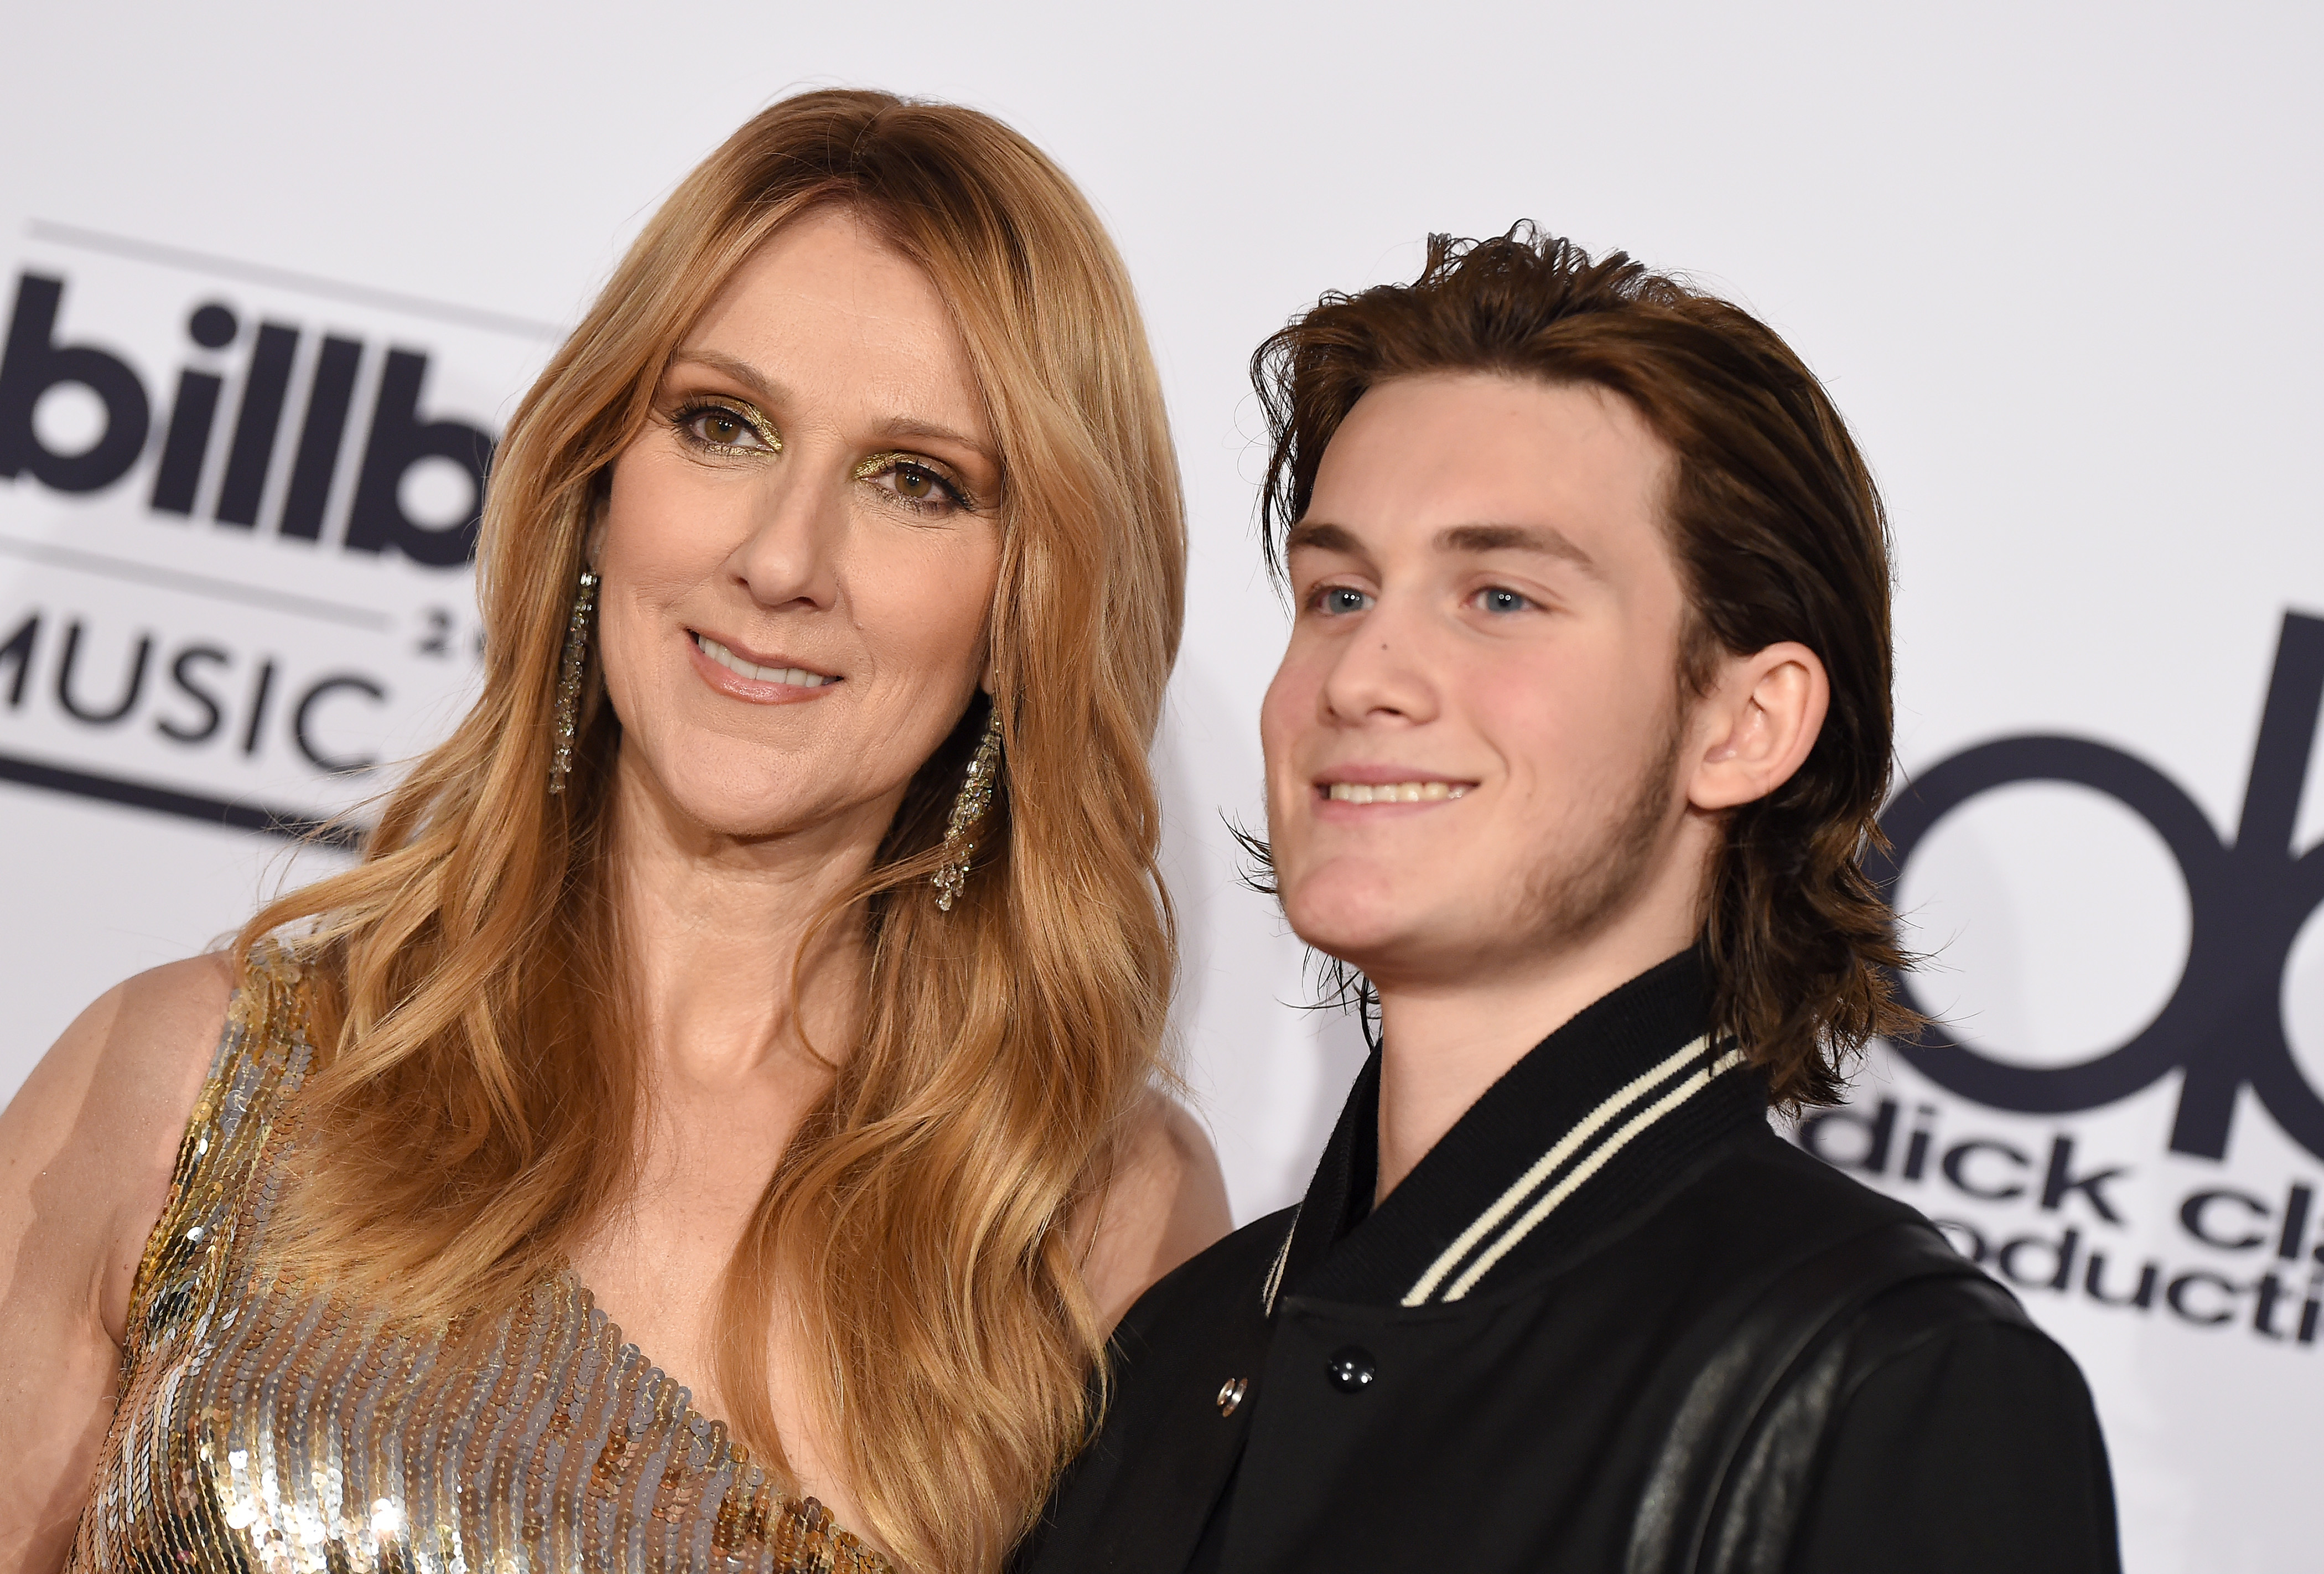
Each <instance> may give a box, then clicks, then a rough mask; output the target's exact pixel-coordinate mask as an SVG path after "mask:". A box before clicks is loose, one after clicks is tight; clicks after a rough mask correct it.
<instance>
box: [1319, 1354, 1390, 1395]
mask: <svg viewBox="0 0 2324 1574" xmlns="http://www.w3.org/2000/svg"><path fill="white" fill-rule="evenodd" d="M1323 1370H1324V1372H1325V1373H1326V1374H1327V1375H1329V1376H1330V1377H1331V1379H1332V1386H1333V1387H1334V1388H1336V1389H1338V1390H1339V1391H1340V1392H1341V1393H1362V1392H1363V1391H1364V1390H1365V1389H1367V1388H1369V1387H1370V1386H1371V1385H1372V1379H1373V1378H1375V1377H1377V1376H1379V1363H1378V1362H1377V1361H1374V1360H1373V1359H1372V1353H1371V1352H1370V1351H1369V1350H1367V1349H1366V1348H1364V1347H1363V1346H1361V1345H1350V1346H1348V1347H1346V1348H1345V1349H1341V1350H1334V1351H1333V1352H1332V1358H1331V1360H1330V1361H1329V1362H1327V1363H1326V1364H1325V1365H1324V1367H1323Z"/></svg>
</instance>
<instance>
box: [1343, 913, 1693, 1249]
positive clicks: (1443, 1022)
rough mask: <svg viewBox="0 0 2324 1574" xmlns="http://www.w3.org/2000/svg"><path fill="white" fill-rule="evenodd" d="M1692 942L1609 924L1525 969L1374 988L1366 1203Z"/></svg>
mask: <svg viewBox="0 0 2324 1574" xmlns="http://www.w3.org/2000/svg"><path fill="white" fill-rule="evenodd" d="M1692 941H1693V935H1692V931H1691V928H1681V927H1677V926H1674V925H1673V924H1671V923H1668V922H1663V923H1651V922H1646V923H1638V922H1632V923H1617V924H1615V925H1613V926H1611V927H1609V929H1608V930H1606V931H1602V932H1600V934H1598V935H1595V936H1593V937H1591V939H1589V940H1585V941H1582V942H1581V943H1579V944H1577V945H1574V946H1572V947H1571V948H1569V949H1563V950H1561V951H1560V952H1558V953H1557V954H1556V955H1554V956H1547V957H1543V958H1538V959H1537V961H1535V963H1533V964H1532V965H1528V966H1523V967H1517V968H1504V969H1500V970H1497V971H1495V972H1492V973H1489V974H1485V975H1475V974H1471V975H1465V976H1463V977H1460V978H1457V979H1452V980H1446V981H1443V982H1441V983H1439V982H1433V981H1429V980H1414V979H1405V980H1399V981H1397V982H1395V983H1392V984H1391V983H1382V984H1381V986H1380V989H1379V995H1380V1033H1381V1042H1382V1048H1381V1054H1380V1085H1379V1173H1378V1179H1377V1180H1375V1182H1374V1190H1373V1200H1374V1202H1375V1203H1377V1202H1378V1201H1379V1200H1380V1199H1384V1198H1386V1197H1387V1196H1388V1193H1389V1192H1391V1191H1393V1190H1396V1188H1397V1185H1398V1184H1400V1183H1401V1182H1402V1181H1403V1180H1404V1178H1405V1177H1406V1175H1408V1174H1410V1173H1411V1172H1412V1169H1413V1166H1414V1165H1416V1164H1417V1163H1419V1162H1420V1161H1421V1160H1422V1159H1423V1158H1424V1157H1425V1156H1426V1155H1427V1153H1428V1150H1429V1149H1431V1148H1433V1147H1434V1146H1435V1145H1436V1144H1437V1143H1438V1142H1439V1141H1441V1140H1442V1139H1443V1135H1444V1134H1445V1133H1446V1132H1449V1131H1451V1130H1452V1126H1453V1124H1454V1123H1455V1122H1457V1121H1458V1120H1459V1119H1460V1118H1461V1116H1463V1115H1464V1114H1466V1113H1467V1112H1468V1109H1469V1106H1471V1105H1472V1104H1474V1103H1476V1102H1477V1100H1478V1098H1479V1097H1481V1096H1482V1095H1483V1093H1484V1091H1485V1089H1487V1088H1490V1087H1491V1086H1492V1085H1493V1084H1494V1083H1495V1082H1497V1081H1499V1080H1500V1079H1501V1077H1502V1075H1503V1073H1505V1072H1507V1071H1508V1069H1509V1068H1510V1067H1512V1066H1514V1065H1516V1064H1517V1062H1518V1061H1519V1060H1523V1059H1524V1058H1525V1056H1526V1052H1527V1051H1530V1050H1532V1049H1533V1048H1534V1046H1535V1045H1536V1044H1538V1043H1540V1042H1541V1041H1542V1040H1543V1039H1545V1038H1547V1037H1548V1036H1549V1035H1550V1034H1551V1033H1554V1032H1556V1031H1557V1030H1558V1029H1559V1028H1561V1027H1563V1026H1564V1025H1565V1024H1566V1023H1568V1022H1571V1021H1572V1019H1573V1018H1574V1017H1575V1016H1576V1015H1578V1014H1580V1013H1581V1012H1582V1009H1583V1008H1584V1007H1586V1006H1588V1005H1591V1003H1592V1002H1593V1001H1596V1000H1598V999H1600V998H1601V997H1603V996H1605V995H1609V994H1610V993H1612V992H1613V991H1614V990H1616V989H1618V988H1619V987H1620V986H1622V985H1624V984H1627V983H1628V982H1629V981H1630V980H1631V979H1633V978H1635V977H1637V976H1638V975H1639V974H1641V973H1644V972H1645V971H1646V969H1648V968H1652V967H1654V966H1655V964H1656V963H1658V962H1661V961H1663V960H1665V959H1666V958H1670V957H1673V956H1675V955H1677V954H1678V953H1679V952H1680V951H1682V950H1684V949H1686V948H1687V946H1689V945H1690V944H1692Z"/></svg>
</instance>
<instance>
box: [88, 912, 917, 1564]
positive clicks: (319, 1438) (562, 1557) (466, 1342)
mask: <svg viewBox="0 0 2324 1574" xmlns="http://www.w3.org/2000/svg"><path fill="white" fill-rule="evenodd" d="M307 1021H308V997H307V992H306V987H305V985H304V983H303V980H302V977H301V975H300V969H299V968H298V966H297V965H296V964H295V963H293V962H292V961H291V960H290V959H289V958H286V957H284V956H283V955H282V954H281V953H280V952H272V953H269V954H268V955H266V956H264V957H263V958H258V959H257V960H256V961H255V962H254V965H253V967H252V968H250V970H249V976H248V978H247V980H246V982H245V983H244V986H243V988H242V989H241V990H240V991H238V992H237V993H236V995H235V1000H234V1004H233V1006H232V1008H231V1010H230V1011H229V1014H228V1016H227V1023H226V1034H225V1037H224V1038H223V1039H222V1040H221V1041H220V1043H219V1046H218V1052H217V1060H216V1062H215V1064H214V1065H213V1067H212V1069H211V1072H210V1077H209V1079H208V1082H207V1083H206V1084H205V1085H204V1086H203V1088H202V1092H201V1097H199V1099H198V1100H197V1102H196V1104H195V1106H194V1113H193V1118H192V1120H191V1122H190V1123H189V1125H188V1126H187V1129H186V1135H185V1140H184V1143H183V1144H182V1145H181V1146H180V1150H179V1154H178V1164H177V1170H176V1173H175V1175H174V1177H173V1178H172V1181H171V1191H170V1200H169V1203H168V1205H167V1206H166V1207H165V1208H163V1210H162V1214H161V1222H160V1224H159V1225H158V1226H157V1227H155V1229H154V1231H153V1234H152V1237H151V1238H150V1239H149V1240H148V1241H147V1243H146V1246H145V1255H144V1258H143V1262H142V1263H141V1264H140V1265H139V1267H138V1271H137V1280H136V1288H135V1290H134V1294H133V1297H132V1300H131V1303H130V1337H129V1341H128V1349H127V1351H126V1353H125V1356H124V1366H123V1373H122V1384H121V1398H120V1403H119V1405H118V1407H117V1409H116V1410H115V1414H114V1419H113V1424H112V1427H111V1430H109V1431H108V1432H107V1434H106V1440H105V1447H104V1449H103V1452H102V1454H101V1456H100V1458H99V1460H98V1465H97V1477H96V1482H95V1486H94V1490H93V1493H92V1495H91V1497H90V1500H89V1504H88V1508H87V1509H86V1510H85V1511H84V1513H83V1514H82V1517H81V1525H80V1535H79V1539H78V1541H77V1542H76V1543H75V1544H74V1547H73V1553H72V1559H71V1561H70V1562H69V1564H68V1565H67V1567H68V1568H69V1569H74V1570H89V1571H92V1574H112V1571H115V1570H120V1571H124V1574H126V1571H129V1570H136V1571H138V1574H165V1571H166V1574H534V1571H543V1574H545V1571H549V1570H558V1571H564V1570H573V1571H576V1574H580V1571H595V1570H616V1569H618V1570H622V1571H623V1574H631V1571H636V1574H665V1571H669V1574H676V1571H678V1570H686V1571H688V1574H693V1571H696V1570H699V1571H701V1574H730V1571H731V1574H743V1571H746V1570H747V1571H749V1574H807V1571H809V1570H812V1571H813V1574H891V1567H890V1564H889V1562H888V1561H887V1560H886V1559H884V1558H882V1557H881V1555H880V1554H879V1553H877V1552H875V1551H871V1549H870V1548H868V1547H866V1546H864V1545H863V1544H862V1542H860V1541H858V1540H857V1539H856V1538H855V1537H854V1536H853V1535H850V1534H849V1533H847V1532H845V1531H843V1530H841V1529H839V1528H838V1527H837V1526H836V1525H835V1524H834V1523H832V1520H831V1515H830V1514H829V1513H828V1512H827V1511H826V1510H825V1508H824V1507H823V1505H821V1504H819V1503H817V1502H816V1500H815V1499H813V1498H811V1497H810V1498H798V1497H791V1496H788V1495H784V1494H782V1493H780V1492H778V1491H777V1490H776V1489H775V1487H774V1486H773V1484H772V1483H771V1482H770V1481H769V1479H768V1478H767V1476H766V1474H765V1472H763V1471H762V1470H761V1469H759V1468H757V1467H756V1466H754V1465H752V1463H751V1462H750V1457H749V1455H748V1454H747V1453H746V1452H745V1451H744V1449H742V1447H741V1446H740V1445H739V1444H736V1443H735V1442H733V1440H730V1439H729V1438H728V1437H727V1435H726V1428H725V1425H724V1423H723V1422H720V1421H710V1420H707V1419H705V1417H703V1416H701V1415H699V1414H697V1413H696V1412H695V1411H694V1410H693V1408H692V1407H691V1404H690V1403H689V1397H690V1396H689V1395H688V1393H687V1390H686V1389H685V1388H684V1387H683V1386H681V1385H680V1384H677V1383H675V1382H673V1381H672V1380H671V1379H670V1378H669V1376H667V1375H664V1374H663V1373H662V1371H661V1370H660V1369H659V1367H656V1366H653V1365H652V1364H651V1363H650V1362H649V1361H648V1360H647V1359H646V1358H645V1357H644V1356H642V1355H641V1354H640V1353H639V1351H638V1349H637V1347H636V1346H634V1345H631V1344H627V1343H625V1342H624V1341H623V1340H622V1334H621V1330H620V1329H617V1328H615V1327H614V1326H613V1323H612V1322H611V1321H610V1320H609V1319H607V1318H606V1316H605V1314H604V1312H603V1311H600V1310H598V1309H597V1308H596V1306H595V1304H594V1303H593V1302H592V1301H591V1300H590V1296H589V1292H588V1291H587V1290H586V1289H585V1288H583V1287H582V1285H581V1284H580V1283H579V1282H578V1281H576V1279H575V1278H574V1277H573V1276H572V1275H571V1274H570V1273H560V1274H558V1275H557V1276H555V1277H553V1278H551V1279H548V1280H545V1281H543V1282H540V1283H539V1284H537V1285H535V1286H534V1287H533V1289H532V1292H531V1293H530V1295H529V1296H528V1297H527V1298H526V1299H525V1301H523V1302H522V1303H521V1304H520V1305H519V1306H518V1307H516V1308H515V1309H514V1310H512V1311H510V1312H509V1313H507V1314H506V1315H504V1316H503V1317H501V1318H500V1319H497V1320H496V1321H494V1322H493V1323H492V1324H491V1325H489V1326H487V1327H484V1328H482V1329H475V1330H472V1331H470V1332H468V1333H466V1334H465V1335H464V1336H463V1337H462V1338H460V1339H459V1341H458V1343H457V1346H456V1345H454V1344H453V1343H451V1342H450V1341H448V1340H447V1338H446V1337H445V1336H443V1335H441V1334H436V1335H414V1334H411V1333H410V1332H408V1331H401V1330H393V1329H390V1328H389V1327H388V1326H387V1319H386V1318H385V1317H384V1315H383V1313H381V1312H380V1311H378V1310H366V1309H364V1308H361V1307H353V1306H347V1305H345V1304H343V1303H342V1302H341V1301H338V1300H337V1299H335V1298H334V1297H333V1296H331V1295H329V1294H327V1293H325V1292H321V1291H318V1290H317V1289H315V1288H313V1287H310V1286H307V1285H302V1284H298V1283H291V1282H284V1281H282V1280H281V1279H280V1278H279V1277H276V1276H274V1275H272V1273H268V1272H267V1271H265V1270H264V1269H263V1268H262V1267H261V1266H260V1265H259V1264H258V1261H257V1255H258V1247H259V1245H260V1242H261V1241H262V1239H263V1236H264V1233H265V1229H266V1221H267V1217H268V1215H269V1213H270V1211H271V1210H272V1203H273V1199H274V1197H275V1195H276V1191H277V1187H278V1183H279V1176H280V1169H281V1160H282V1157H283V1138H282V1136H281V1133H280V1131H279V1129H278V1126H277V1116H278V1115H279V1114H280V1113H281V1110H282V1109H283V1108H285V1107H286V1106H287V1104H288V1102H289V1100H290V1099H291V1097H293V1096H294V1095H295V1094H296V1093H297V1091H298V1088H299V1084H300V1079H301V1078H303V1077H304V1076H305V1074H306V1072H307V1069H308V1068H309V1065H310V1064H311V1063H312V1061H313V1059H314V1051H313V1048H312V1046H311V1045H310V1044H309V1041H308V1035H307V1026H306V1024H307Z"/></svg>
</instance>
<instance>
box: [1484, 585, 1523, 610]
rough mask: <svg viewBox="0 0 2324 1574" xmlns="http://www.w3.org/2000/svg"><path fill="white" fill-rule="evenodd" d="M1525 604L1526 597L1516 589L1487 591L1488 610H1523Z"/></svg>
mask: <svg viewBox="0 0 2324 1574" xmlns="http://www.w3.org/2000/svg"><path fill="white" fill-rule="evenodd" d="M1525 606H1526V598H1525V597H1522V596H1520V595H1518V594H1517V592H1516V591H1514V590H1488V591H1486V592H1485V610H1486V611H1488V612H1522V611H1524V610H1525Z"/></svg>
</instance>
